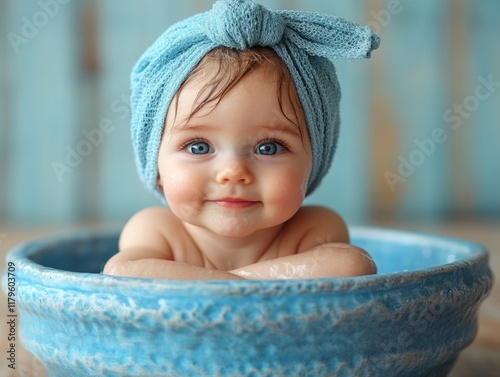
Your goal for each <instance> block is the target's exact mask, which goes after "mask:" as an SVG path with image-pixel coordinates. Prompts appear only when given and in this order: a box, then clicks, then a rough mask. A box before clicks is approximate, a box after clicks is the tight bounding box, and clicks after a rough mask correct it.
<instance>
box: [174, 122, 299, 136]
mask: <svg viewBox="0 0 500 377" xmlns="http://www.w3.org/2000/svg"><path fill="white" fill-rule="evenodd" d="M252 128H255V130H254V131H253V132H255V133H256V134H258V132H259V131H266V132H268V133H273V132H278V133H286V134H289V135H291V136H297V137H302V134H301V132H300V130H299V128H298V127H292V125H291V124H290V125H288V124H285V123H280V124H276V125H272V126H268V125H265V126H259V125H257V126H253V127H252ZM219 129H220V128H219V127H217V126H215V125H206V124H186V125H177V126H175V127H174V129H173V132H175V133H181V132H194V133H202V132H213V131H217V130H219Z"/></svg>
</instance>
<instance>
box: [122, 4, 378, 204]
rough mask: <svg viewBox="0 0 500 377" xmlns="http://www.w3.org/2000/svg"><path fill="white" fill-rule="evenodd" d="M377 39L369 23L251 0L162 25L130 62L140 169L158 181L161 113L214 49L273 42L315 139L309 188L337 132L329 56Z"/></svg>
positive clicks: (365, 52) (372, 45)
mask: <svg viewBox="0 0 500 377" xmlns="http://www.w3.org/2000/svg"><path fill="white" fill-rule="evenodd" d="M378 45H379V37H378V36H377V35H376V34H374V33H373V32H372V31H371V30H370V29H368V28H367V27H361V26H358V25H356V24H354V23H352V22H349V21H346V20H344V19H341V18H338V17H334V16H330V15H324V14H320V13H313V12H303V11H273V10H269V9H266V8H264V7H263V6H262V5H260V4H258V3H255V2H254V1H252V0H219V1H217V2H216V3H215V4H214V5H213V7H212V9H211V10H210V11H208V12H205V13H201V14H197V15H195V16H193V17H190V18H188V19H186V20H184V21H181V22H179V23H177V24H175V25H173V26H172V27H170V28H169V29H168V30H166V31H165V32H164V33H163V34H162V35H161V36H160V37H159V38H158V39H157V40H156V41H155V42H154V43H153V45H152V46H150V47H149V48H148V49H147V51H146V52H145V53H144V54H143V55H142V56H141V58H140V59H139V61H138V62H137V63H136V65H135V67H134V68H133V71H132V75H131V82H132V96H131V106H132V142H133V146H134V151H135V154H136V162H137V167H138V170H139V175H140V178H141V179H142V181H143V182H144V183H145V185H146V187H147V188H148V189H150V190H152V191H154V192H157V193H159V194H160V197H161V196H162V193H161V191H160V189H159V187H158V186H157V178H158V152H159V147H160V141H161V136H162V131H163V127H164V122H165V116H166V113H167V110H168V107H169V105H170V102H171V101H172V99H173V97H174V96H175V94H176V92H177V91H178V89H179V87H180V86H181V84H182V83H183V82H184V81H185V79H186V78H187V77H188V75H189V74H190V72H191V71H192V70H193V69H194V68H195V66H196V65H197V64H198V63H199V61H200V60H201V59H202V58H203V57H204V56H205V55H206V54H207V53H208V52H209V51H210V50H212V49H214V48H216V47H219V46H225V47H229V48H234V49H238V50H245V49H250V48H252V47H254V46H264V47H265V46H267V47H270V48H272V49H273V50H274V51H275V52H276V53H277V55H278V56H279V57H280V58H281V59H282V60H283V62H284V63H285V64H286V66H287V67H288V69H289V71H290V73H291V76H292V78H293V81H294V84H295V87H296V89H297V92H298V95H299V99H300V102H301V105H302V108H303V109H304V113H305V117H306V122H307V126H308V130H309V136H310V138H311V144H312V154H313V163H312V171H311V176H310V178H309V182H308V188H307V193H308V194H310V193H311V192H312V191H313V190H314V189H315V188H316V187H317V186H318V185H319V183H320V181H321V179H322V178H323V177H324V175H325V174H326V173H327V171H328V169H329V167H330V165H331V161H332V158H333V154H334V152H335V147H336V144H337V139H338V133H339V123H340V118H339V100H340V87H339V84H338V80H337V76H336V73H335V67H334V65H333V63H332V62H331V61H330V60H331V59H361V58H367V57H369V56H370V52H371V51H372V50H373V49H376V48H377V47H378Z"/></svg>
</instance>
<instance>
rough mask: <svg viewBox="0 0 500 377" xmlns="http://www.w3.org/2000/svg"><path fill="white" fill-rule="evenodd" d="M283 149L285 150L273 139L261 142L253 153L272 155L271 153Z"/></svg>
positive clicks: (273, 153)
mask: <svg viewBox="0 0 500 377" xmlns="http://www.w3.org/2000/svg"><path fill="white" fill-rule="evenodd" d="M284 150H285V148H283V146H282V145H280V144H278V143H276V142H274V141H266V142H265V143H262V144H260V145H259V146H257V149H256V151H255V153H256V154H262V155H265V156H272V155H275V154H277V153H280V152H282V151H284Z"/></svg>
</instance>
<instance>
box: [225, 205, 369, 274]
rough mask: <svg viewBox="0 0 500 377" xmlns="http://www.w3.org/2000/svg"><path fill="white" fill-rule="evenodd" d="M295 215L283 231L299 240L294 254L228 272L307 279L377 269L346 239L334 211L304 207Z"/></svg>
mask: <svg viewBox="0 0 500 377" xmlns="http://www.w3.org/2000/svg"><path fill="white" fill-rule="evenodd" d="M298 217H299V218H297V219H294V220H293V221H294V222H293V223H292V224H291V225H290V227H291V229H288V231H287V233H288V234H290V235H292V236H293V237H295V239H297V240H299V241H298V245H296V247H297V253H296V254H293V255H287V256H284V257H279V258H276V259H271V260H266V261H263V262H258V263H255V264H251V265H248V266H245V267H243V268H239V269H236V270H232V271H230V272H231V273H233V274H237V275H239V276H242V277H245V278H246V279H307V278H327V277H347V276H361V275H370V274H375V273H377V267H376V265H375V263H374V261H373V259H372V258H371V256H370V255H369V254H368V253H367V252H366V251H365V250H363V249H361V248H359V247H356V246H353V245H350V244H349V243H348V242H349V235H348V232H347V227H346V225H345V223H344V221H343V220H342V219H341V218H340V217H339V216H338V215H337V214H336V213H334V212H332V211H330V210H328V209H326V208H321V207H308V208H305V209H304V210H303V211H302V212H301V213H299V214H298ZM299 236H300V238H299Z"/></svg>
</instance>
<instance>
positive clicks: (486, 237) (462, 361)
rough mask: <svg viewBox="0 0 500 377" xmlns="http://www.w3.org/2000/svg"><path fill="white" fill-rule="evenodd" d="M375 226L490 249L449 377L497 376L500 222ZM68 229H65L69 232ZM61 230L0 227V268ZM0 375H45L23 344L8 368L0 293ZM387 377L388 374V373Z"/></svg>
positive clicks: (4, 301)
mask: <svg viewBox="0 0 500 377" xmlns="http://www.w3.org/2000/svg"><path fill="white" fill-rule="evenodd" d="M376 225H377V226H387V227H397V228H401V229H406V230H416V231H425V232H431V233H436V234H442V235H448V236H453V237H459V238H464V239H469V240H472V241H476V242H480V243H482V244H484V245H486V246H487V248H488V249H489V251H490V266H491V268H492V270H493V273H494V274H495V277H496V281H495V285H494V287H493V290H492V292H491V294H490V296H489V297H488V298H487V299H486V300H485V301H484V302H483V304H482V306H481V309H480V316H479V332H478V335H477V337H476V339H475V341H474V342H473V344H472V345H470V346H469V347H467V348H466V349H465V350H464V351H462V352H461V354H460V357H459V360H458V362H457V364H456V365H455V367H454V368H453V371H452V372H451V373H450V375H449V377H499V376H500V222H496V223H494V222H493V223H491V222H490V223H488V222H480V221H464V222H457V223H453V224H446V225H415V224H401V223H398V224H394V223H391V222H384V223H379V224H376ZM68 230H70V229H65V230H64V231H68ZM60 232H61V230H59V231H55V230H46V229H45V230H44V229H37V230H32V229H30V230H20V229H15V228H12V227H5V226H4V227H1V226H0V269H1V270H2V271H3V270H4V268H5V254H6V252H7V251H8V250H9V249H10V248H11V247H12V246H13V245H15V244H17V243H19V242H24V241H26V240H29V239H33V238H37V237H40V236H45V235H47V234H53V233H60ZM0 301H1V303H2V304H1V305H0V307H1V311H0V315H1V316H2V317H1V318H2V320H1V321H0V323H1V326H0V344H1V347H0V350H1V355H2V357H1V358H0V377H2V376H4V377H20V376H22V377H46V376H47V374H46V372H45V369H44V367H43V366H42V365H41V363H40V362H39V361H37V360H36V359H35V358H34V357H33V356H32V355H31V354H30V353H29V352H27V351H26V350H25V349H23V347H22V345H20V344H19V343H17V344H16V370H11V369H10V368H8V366H7V364H8V361H7V360H6V357H5V355H6V354H7V350H8V349H9V348H8V343H9V342H8V340H7V337H8V333H9V331H8V327H7V326H8V325H7V323H6V322H7V321H6V318H7V298H6V297H5V294H4V293H3V291H2V293H0ZM387 377H390V376H387Z"/></svg>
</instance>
